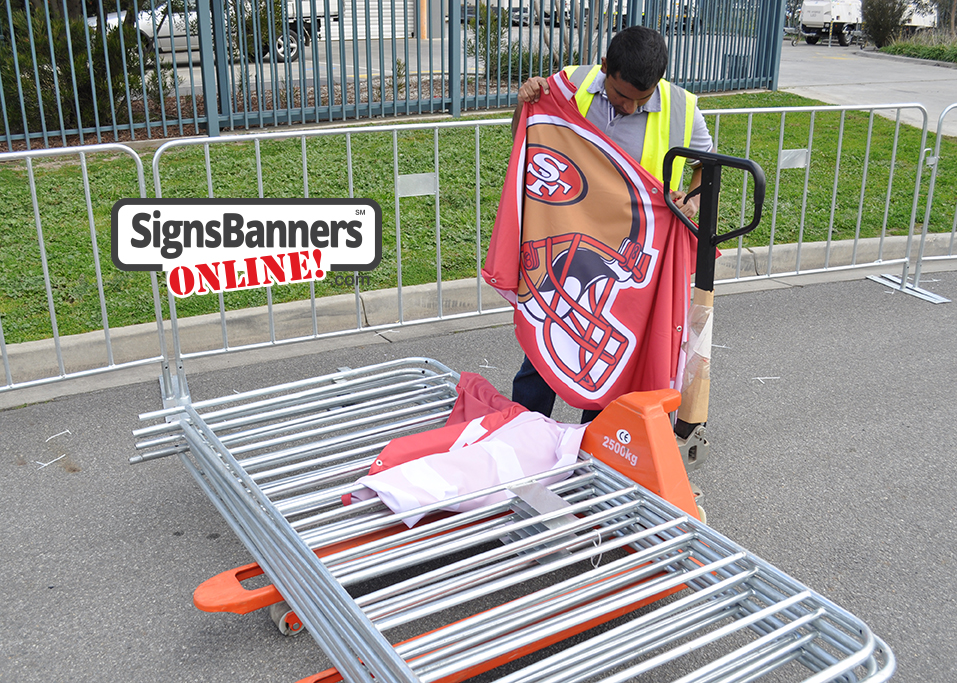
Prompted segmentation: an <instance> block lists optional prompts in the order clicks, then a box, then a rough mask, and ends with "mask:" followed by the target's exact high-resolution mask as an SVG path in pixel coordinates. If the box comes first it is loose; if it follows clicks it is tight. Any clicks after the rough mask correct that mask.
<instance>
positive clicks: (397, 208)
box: [0, 104, 955, 391]
mask: <svg viewBox="0 0 957 683" xmlns="http://www.w3.org/2000/svg"><path fill="white" fill-rule="evenodd" d="M909 109H916V111H917V112H919V113H922V114H923V116H924V120H925V125H924V127H923V128H922V129H919V130H918V129H912V128H909V127H907V126H902V125H901V124H900V113H901V112H902V111H906V110H909ZM949 111H953V109H951V110H949ZM706 116H707V118H708V120H709V125H710V126H711V130H712V132H713V134H714V137H715V141H716V144H717V146H718V150H719V151H720V152H722V153H726V154H732V155H735V156H740V157H747V158H751V159H754V160H755V161H757V162H758V163H759V164H761V166H762V167H763V168H764V169H765V172H766V175H767V178H768V181H769V182H768V188H767V197H768V202H767V205H766V207H765V218H764V220H763V221H762V225H761V226H760V227H759V230H760V231H763V232H760V233H759V234H760V240H755V241H751V242H749V243H748V244H744V243H743V242H742V243H740V244H739V245H738V248H734V247H733V246H732V247H730V248H727V249H723V252H724V255H723V257H722V259H720V260H719V262H718V271H717V273H716V279H717V281H718V283H719V284H720V283H726V282H735V281H743V280H761V279H770V278H785V277H792V276H799V275H805V274H813V273H821V272H832V271H835V270H858V269H860V270H863V269H869V270H870V271H871V272H873V271H874V270H875V269H878V268H879V269H881V271H882V272H893V271H896V272H897V276H896V277H897V279H898V282H901V281H903V282H905V283H906V282H907V281H908V279H909V277H908V276H909V274H910V273H911V270H910V269H911V268H912V266H911V261H909V260H908V257H910V259H911V260H912V259H914V258H915V257H917V256H918V255H919V256H920V261H918V265H919V263H921V262H926V261H928V260H930V259H938V258H953V255H954V250H953V242H954V234H955V228H954V224H955V213H954V205H953V198H952V197H947V196H945V193H942V192H941V191H940V188H939V183H938V188H936V189H935V188H934V187H933V183H932V182H931V183H929V180H931V178H930V176H931V175H932V174H931V173H928V172H927V171H926V169H925V168H924V166H925V159H926V157H927V156H928V155H929V156H930V161H931V162H932V163H933V164H934V167H933V168H934V169H935V170H936V169H938V168H942V167H944V166H945V165H946V164H948V163H951V160H950V159H949V157H948V154H949V152H948V151H947V150H948V149H949V148H948V147H944V146H941V147H939V148H938V150H937V151H936V152H934V153H933V154H931V150H930V149H929V148H927V147H926V139H927V138H926V135H927V126H926V114H925V113H924V110H923V108H922V107H920V106H919V105H910V104H907V105H886V106H881V107H867V108H854V107H816V108H809V107H792V108H784V109H751V110H711V111H708V112H707V114H706ZM508 123H509V120H508V119H504V118H499V119H489V120H477V121H474V120H473V121H451V122H433V123H418V124H403V125H399V124H395V125H382V126H372V127H361V128H325V129H321V130H311V131H299V132H285V133H259V134H252V135H244V136H224V137H221V138H218V139H212V138H202V139H190V140H179V141H171V142H169V143H167V144H166V145H164V146H162V147H161V148H160V149H159V150H157V151H156V152H155V154H153V157H152V165H151V169H150V170H151V171H152V176H153V178H152V180H153V183H152V189H153V193H152V194H154V195H155V196H161V197H167V198H174V197H187V198H202V197H229V196H242V197H247V198H256V197H269V198H271V199H275V198H281V197H291V198H295V197H366V198H372V199H374V200H375V201H377V202H378V203H379V204H380V206H381V207H382V209H383V216H384V224H383V233H384V238H383V239H384V240H385V242H386V245H387V249H385V250H384V251H383V254H384V258H383V260H382V262H381V263H380V265H379V266H378V267H377V268H376V269H375V270H374V271H370V272H368V273H337V274H335V276H334V278H333V279H331V280H327V281H325V282H319V283H312V284H311V285H303V286H301V287H300V289H295V288H294V287H295V286H284V287H280V288H275V291H274V290H273V289H272V288H264V289H262V290H257V292H258V293H257V294H256V297H257V298H253V299H248V300H247V299H240V298H238V297H234V296H233V295H234V294H236V293H226V294H220V295H217V296H216V297H213V296H212V295H207V296H206V297H191V300H176V299H174V298H173V297H171V296H169V295H168V294H167V293H166V292H164V291H163V290H164V289H165V286H164V284H163V283H162V281H161V280H159V281H157V280H156V277H155V274H153V275H151V274H147V273H127V272H121V271H119V270H118V269H116V268H115V266H114V265H113V264H112V263H111V262H110V259H109V257H108V253H109V246H108V245H109V239H110V233H109V231H110V225H109V213H110V209H111V207H112V205H113V203H114V202H116V201H118V200H119V199H122V198H124V197H131V196H146V194H147V187H148V183H145V181H144V177H143V170H142V169H141V168H139V166H138V164H140V159H139V156H138V155H137V153H136V152H134V151H133V150H131V149H130V148H128V147H125V146H122V145H110V146H95V147H93V146H87V147H83V148H74V149H68V150H35V151H32V152H21V153H8V154H4V155H0V171H2V172H3V173H4V174H5V176H4V178H5V181H4V183H3V185H2V194H3V204H4V212H3V213H2V214H0V235H3V237H4V240H5V243H4V250H3V251H2V253H0V257H3V258H11V259H15V260H16V262H17V264H18V266H20V267H21V268H22V270H13V269H10V268H5V272H7V273H10V272H20V273H22V274H23V276H22V277H20V278H19V279H17V280H16V281H14V280H13V279H11V278H10V277H9V276H7V277H6V279H4V280H3V281H2V283H0V350H2V355H3V365H4V381H3V383H2V385H0V391H10V390H13V389H17V388H20V387H26V386H32V385H35V384H38V383H47V382H52V381H57V380H59V379H63V378H66V377H74V376H78V375H84V374H89V373H94V372H102V371H105V370H110V369H113V368H119V367H128V366H130V365H132V364H142V363H146V362H153V361H156V360H158V359H159V358H161V357H165V356H166V355H167V354H166V352H165V348H164V347H163V346H162V345H163V344H164V343H166V340H167V337H165V336H162V335H160V336H159V337H158V338H157V330H161V329H165V330H167V332H169V331H170V329H171V328H172V331H175V332H176V336H175V338H174V337H172V336H171V337H169V340H170V341H171V342H172V343H176V344H177V349H178V351H179V355H180V356H182V357H184V358H187V359H191V358H198V357H204V356H210V355H217V354H224V353H229V352H233V351H238V350H242V349H250V348H267V347H272V346H277V345H284V344H290V343H294V342H299V341H304V340H313V339H321V338H329V337H336V336H342V335H351V334H361V333H370V334H388V332H387V330H389V329H392V328H394V327H399V326H408V325H416V324H422V323H428V322H436V321H442V320H451V319H455V318H461V317H469V316H483V315H488V314H502V313H503V312H504V311H507V310H509V308H508V307H507V305H506V304H505V302H504V301H503V300H502V299H500V297H498V295H497V294H495V293H494V292H493V291H492V290H491V289H489V288H488V287H487V286H486V285H485V284H484V283H483V282H482V281H481V278H480V277H479V275H478V273H479V271H480V270H481V265H482V263H483V260H484V257H485V249H486V246H487V243H488V242H487V241H488V238H489V236H490V234H491V229H492V224H493V222H494V216H495V211H496V207H497V203H498V198H499V196H500V192H501V185H502V182H503V179H504V172H505V161H506V160H505V158H503V157H502V154H501V153H500V152H499V153H496V152H494V151H493V150H492V149H491V148H490V146H489V144H488V143H489V141H494V142H495V145H493V146H492V147H494V148H497V149H501V148H505V149H507V148H508V140H509V139H510V137H509V128H508ZM760 127H764V128H765V129H766V132H767V131H771V133H772V134H773V136H774V137H775V138H776V139H777V140H778V143H777V144H776V145H774V146H771V147H768V146H762V148H760V149H757V148H755V144H754V136H755V132H756V131H757V129H758V128H760ZM849 136H853V137H854V138H855V141H856V142H857V143H858V144H857V146H856V151H854V152H853V154H852V153H851V152H850V151H848V150H849V148H850V147H851V145H850V143H849V142H848V141H847V140H848V138H849ZM876 136H880V137H881V139H882V140H883V141H884V142H886V141H890V144H881V145H877V144H875V139H876ZM765 139H767V135H765ZM944 142H946V141H944ZM938 144H941V138H940V137H938ZM948 144H949V143H948ZM877 148H880V151H878V149H877ZM226 151H228V152H229V154H226V153H225V152H226ZM103 154H109V155H117V156H116V159H112V158H111V160H110V161H109V163H107V164H100V165H96V166H95V168H96V173H95V174H93V175H94V176H96V177H94V178H92V179H91V178H90V177H89V176H90V174H89V173H88V172H87V170H86V168H87V167H88V166H90V164H93V160H95V159H97V158H99V157H101V156H103ZM951 156H952V154H951ZM373 162H375V163H374V164H373ZM74 168H75V169H76V171H77V172H76V173H74V172H73V169H74ZM812 168H815V169H817V170H822V171H823V172H824V176H823V177H824V178H825V180H824V182H817V183H815V184H812V183H810V182H809V177H810V176H809V174H810V171H811V169H812ZM59 172H62V173H63V174H64V177H67V176H68V180H69V182H68V181H67V180H64V179H63V178H61V176H60V175H58V173H59ZM100 176H106V177H105V179H104V180H103V181H101V180H100V179H99V177H100ZM120 178H122V180H120ZM280 181H281V182H280ZM336 182H338V184H336ZM748 192H749V187H748V185H747V184H746V182H745V179H744V178H742V177H736V176H735V175H733V174H732V173H727V174H726V175H725V177H724V178H723V184H722V201H721V213H720V218H719V220H720V223H721V225H722V227H727V228H733V227H735V226H737V225H739V224H741V225H743V224H745V223H746V222H748V220H749V217H748V216H745V215H744V212H745V210H746V209H745V207H746V206H748V205H749V203H748V201H747V198H748ZM935 195H936V196H935ZM71 197H73V199H71ZM925 201H926V204H924V203H923V202H925ZM71 202H72V204H71ZM921 218H923V224H924V227H927V228H929V229H930V230H931V231H932V232H918V230H917V225H918V221H920V220H921ZM51 226H52V227H51ZM862 228H867V229H869V230H870V232H871V233H872V234H875V235H876V236H875V237H870V238H867V239H863V238H861V233H862ZM756 234H758V233H756ZM91 235H92V236H93V237H94V238H98V243H97V244H98V247H97V249H98V251H99V253H100V254H101V255H100V256H99V257H97V256H95V252H94V250H93V247H92V244H91ZM64 240H68V241H69V244H68V246H69V248H66V249H65V248H64V244H63V242H64ZM51 241H52V242H51ZM51 244H52V246H55V247H56V249H55V250H53V251H51V250H50V247H51ZM14 245H15V246H14ZM97 258H99V264H97V263H96V260H97ZM452 264H455V266H456V269H457V270H456V272H458V273H460V274H459V275H458V276H457V278H458V279H454V280H451V279H450V278H449V276H448V275H447V272H448V268H449V267H450V266H451V265H452ZM463 269H464V271H465V272H467V273H468V275H467V276H465V275H463V274H462V273H463ZM335 278H338V279H335ZM131 287H134V288H139V289H140V290H142V295H140V296H138V298H136V299H135V300H134V301H133V302H132V303H131V302H130V301H129V299H122V298H121V297H120V294H121V293H122V291H123V290H126V289H128V288H131ZM124 301H125V303H123V302H124ZM79 309H83V310H85V311H86V312H85V313H84V314H83V315H81V316H79V317H78V316H77V315H76V311H77V310H79ZM131 309H133V310H131ZM121 315H122V317H121ZM67 316H69V319H70V320H71V323H70V325H71V327H68V328H66V329H64V327H63V320H65V319H66V317H67ZM171 319H175V325H170V324H169V322H167V321H169V320H171ZM116 320H123V321H124V322H122V323H119V324H120V325H122V326H123V327H122V330H121V331H118V330H116V329H115V328H116V327H117V325H118V323H117V322H116ZM133 322H138V323H142V325H140V326H137V325H131V323H133ZM78 325H82V326H80V327H78ZM250 330H251V331H252V332H253V333H254V334H253V333H250ZM80 333H83V334H80ZM64 337H65V339H64ZM91 340H92V341H93V342H95V344H96V351H95V353H91V352H90V351H89V349H90V348H93V347H91V346H89V344H90V342H91ZM21 342H27V343H21ZM80 349H83V351H82V352H81V351H80Z"/></svg>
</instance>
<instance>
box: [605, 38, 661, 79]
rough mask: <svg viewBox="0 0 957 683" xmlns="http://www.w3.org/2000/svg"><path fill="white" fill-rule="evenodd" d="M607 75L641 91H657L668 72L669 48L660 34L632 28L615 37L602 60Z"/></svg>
mask: <svg viewBox="0 0 957 683" xmlns="http://www.w3.org/2000/svg"><path fill="white" fill-rule="evenodd" d="M602 61H603V63H604V65H605V66H606V67H607V71H606V73H608V74H611V75H612V76H614V77H615V78H617V79H619V80H622V81H625V82H626V83H630V84H631V85H633V86H635V88H637V89H638V90H649V89H651V88H654V87H655V86H656V85H657V84H658V81H660V80H661V78H662V77H663V76H664V75H665V69H667V68H668V46H667V45H666V44H665V39H664V38H663V37H662V36H661V34H660V33H658V32H657V31H652V30H651V29H650V28H645V27H644V26H631V27H629V28H626V29H624V30H622V31H620V32H619V33H617V34H616V35H615V37H614V38H612V39H611V43H610V44H609V45H608V52H607V54H606V55H605V59H604V60H602Z"/></svg>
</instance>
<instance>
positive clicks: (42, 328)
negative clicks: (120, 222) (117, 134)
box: [0, 144, 168, 390]
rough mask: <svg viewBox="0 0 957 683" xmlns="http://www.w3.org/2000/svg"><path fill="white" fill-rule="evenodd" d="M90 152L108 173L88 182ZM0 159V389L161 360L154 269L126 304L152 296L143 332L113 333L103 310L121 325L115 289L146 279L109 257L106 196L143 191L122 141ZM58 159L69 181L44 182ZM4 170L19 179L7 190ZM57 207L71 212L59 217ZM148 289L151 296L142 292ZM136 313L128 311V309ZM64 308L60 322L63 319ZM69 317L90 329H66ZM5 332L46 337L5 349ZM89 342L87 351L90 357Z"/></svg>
mask: <svg viewBox="0 0 957 683" xmlns="http://www.w3.org/2000/svg"><path fill="white" fill-rule="evenodd" d="M91 157H92V158H96V157H106V158H108V159H110V164H111V170H110V172H109V174H108V177H106V178H103V177H95V178H92V179H91V174H90V173H89V169H88V164H87V161H88V159H90V158H91ZM2 158H3V161H4V162H5V163H4V173H5V174H7V180H6V183H5V187H4V195H5V207H6V209H7V211H6V213H5V215H4V216H3V218H2V219H0V234H4V235H5V236H6V239H5V242H6V244H5V245H4V249H3V250H2V256H0V258H2V259H3V260H4V267H3V271H4V278H3V281H2V282H3V285H2V287H0V352H2V357H3V374H4V382H3V385H2V386H0V390H3V389H11V388H15V387H18V386H31V385H36V384H45V383H48V382H52V381H57V380H60V379H65V378H67V377H79V376H83V375H87V374H91V373H95V372H102V371H104V370H110V369H113V368H118V367H130V366H135V365H143V364H146V363H154V362H157V361H161V360H163V359H164V358H167V357H168V354H167V350H166V341H165V337H164V335H163V325H162V320H163V314H162V310H161V303H160V287H159V284H158V280H157V277H156V273H150V274H149V276H148V281H149V289H148V290H147V291H146V292H144V294H145V295H146V296H145V297H143V298H139V299H137V301H136V304H137V305H138V306H142V307H143V308H146V309H147V310H148V307H149V305H150V303H152V307H153V314H154V316H155V323H156V324H155V327H154V328H153V330H152V331H148V330H141V332H142V334H137V335H136V336H135V338H133V339H131V338H130V335H129V334H119V335H117V334H115V333H116V332H117V330H115V329H114V328H115V325H116V323H115V322H114V324H111V316H112V320H114V321H116V320H117V319H119V320H122V321H123V322H121V323H119V324H120V325H123V326H126V325H128V324H129V320H130V317H129V316H130V314H131V312H130V311H129V310H123V305H122V304H121V302H118V301H117V300H116V298H115V296H113V294H114V293H115V292H117V291H122V290H124V289H125V288H126V287H127V285H128V283H129V281H130V280H131V279H139V278H146V277H147V276H146V275H145V274H142V273H136V274H131V273H124V272H120V271H118V270H116V269H115V268H114V267H113V264H112V263H111V259H110V250H111V234H110V219H109V211H110V208H111V207H112V202H114V201H117V200H119V199H123V198H124V197H129V196H140V197H145V196H146V185H145V180H144V175H143V164H142V162H141V160H140V158H139V156H138V155H137V154H136V152H134V151H133V150H132V149H130V148H129V147H126V146H124V145H111V144H104V145H90V146H85V147H74V148H69V149H50V150H35V151H32V152H16V153H10V154H4V155H2ZM64 163H73V164H76V166H77V167H78V171H79V172H78V173H76V174H75V175H73V174H71V178H70V181H69V182H64V181H63V178H62V176H60V175H57V176H56V177H54V178H52V179H51V177H50V176H49V174H47V173H46V170H47V169H48V168H50V167H54V168H56V167H58V166H60V165H63V164H64ZM101 175H102V174H101ZM13 176H17V177H18V178H19V179H20V180H21V181H22V185H20V186H17V187H15V186H14V183H13V182H12V177H13ZM65 207H67V210H68V211H71V210H72V211H75V212H77V214H79V215H76V214H74V215H71V216H70V218H69V219H67V218H65V217H64V215H63V211H64V208H65ZM28 216H29V218H32V223H33V225H32V226H31V225H30V221H29V218H28ZM24 230H30V231H32V232H33V234H34V235H35V236H36V240H35V242H32V243H31V240H28V239H26V238H25V236H24V235H23V234H22V233H23V231H24ZM150 294H151V295H152V296H151V299H150V298H146V297H149V296H150ZM77 309H79V311H80V312H79V314H78V313H77ZM142 313H143V310H137V311H134V312H132V314H133V315H134V316H140V315H142ZM68 314H69V317H68V321H69V322H67V323H66V324H65V325H64V324H63V322H64V319H66V318H67V315H68ZM78 320H83V321H86V322H85V324H86V325H88V326H89V328H91V329H93V330H96V331H94V332H87V333H86V334H85V335H79V336H75V335H77V332H78V330H77V329H76V328H77V324H78ZM90 321H95V322H90ZM80 324H81V325H82V324H84V323H80ZM81 331H82V330H81ZM91 335H92V336H93V337H94V338H95V340H96V343H95V344H94V345H88V344H83V345H81V346H79V347H78V345H77V343H76V342H77V341H78V340H79V339H87V338H88V337H89V336H91ZM64 337H66V338H64ZM10 339H16V340H17V341H21V340H23V339H47V340H48V342H49V343H46V342H38V341H34V342H28V343H16V344H15V345H13V346H11V345H10V343H9V342H8V340H10ZM93 349H96V351H95V353H92V354H91V351H92V350H93Z"/></svg>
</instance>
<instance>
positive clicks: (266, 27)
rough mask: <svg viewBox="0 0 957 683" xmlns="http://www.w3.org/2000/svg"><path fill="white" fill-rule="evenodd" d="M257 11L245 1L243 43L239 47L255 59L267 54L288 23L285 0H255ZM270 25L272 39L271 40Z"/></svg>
mask: <svg viewBox="0 0 957 683" xmlns="http://www.w3.org/2000/svg"><path fill="white" fill-rule="evenodd" d="M255 7H256V12H255V13H253V11H252V5H251V4H250V2H248V1H247V2H243V3H242V9H241V10H240V12H241V16H242V21H243V34H244V37H243V39H242V43H241V45H240V46H239V49H240V50H241V51H243V52H245V54H246V56H247V57H248V58H249V59H251V60H255V59H258V58H259V57H260V56H261V55H264V54H267V53H269V52H270V50H271V49H272V47H273V44H274V43H275V41H276V40H277V39H279V38H282V37H283V27H284V26H285V25H286V20H285V11H286V3H285V2H284V0H255ZM270 25H271V26H272V31H271V34H272V40H270V39H269V38H270Z"/></svg>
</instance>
